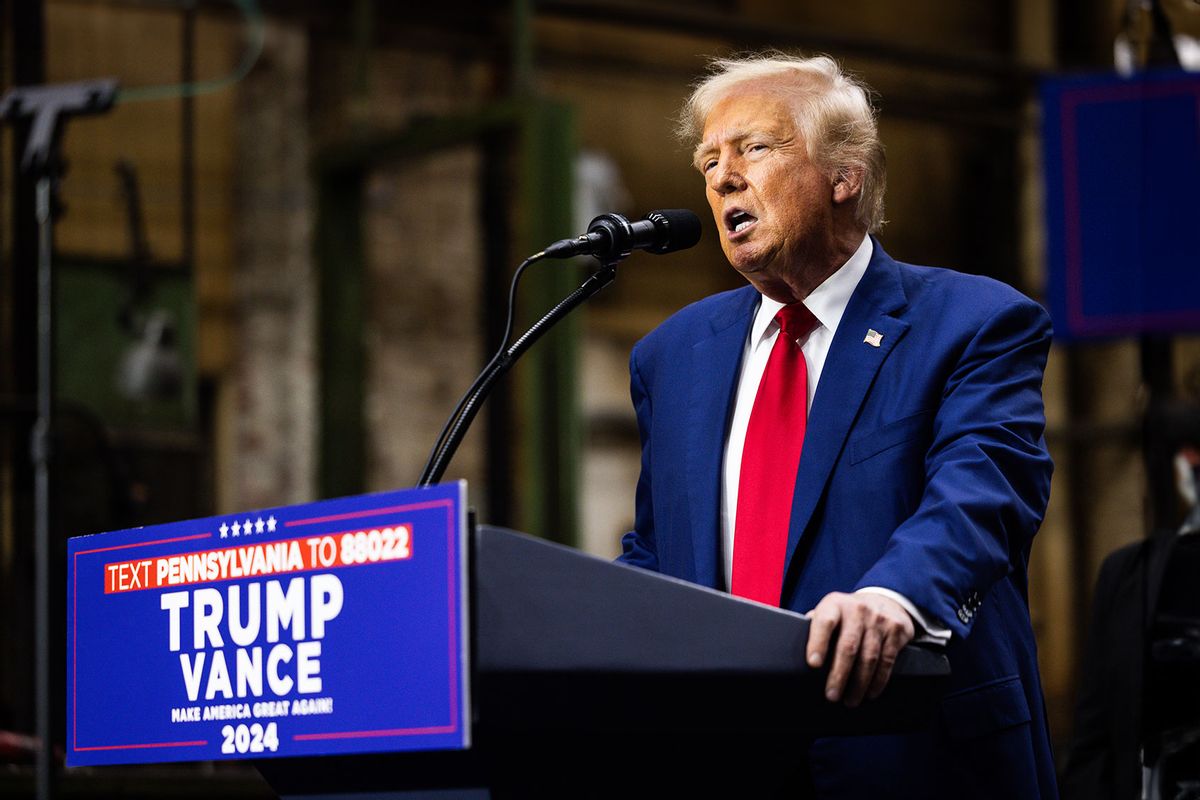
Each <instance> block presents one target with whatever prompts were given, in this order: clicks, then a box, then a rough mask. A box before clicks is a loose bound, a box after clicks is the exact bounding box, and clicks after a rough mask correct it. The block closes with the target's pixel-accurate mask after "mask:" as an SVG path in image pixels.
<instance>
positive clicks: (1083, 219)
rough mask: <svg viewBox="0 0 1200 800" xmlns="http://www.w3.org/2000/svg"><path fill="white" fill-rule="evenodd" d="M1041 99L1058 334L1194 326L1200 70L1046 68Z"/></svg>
mask: <svg viewBox="0 0 1200 800" xmlns="http://www.w3.org/2000/svg"><path fill="white" fill-rule="evenodd" d="M1041 99H1042V142H1043V160H1044V169H1045V178H1046V230H1047V264H1048V273H1049V281H1048V285H1047V295H1048V299H1049V301H1050V312H1051V315H1052V316H1053V318H1054V333H1055V336H1056V337H1058V338H1068V339H1070V338H1075V339H1079V338H1091V337H1112V336H1127V335H1138V334H1143V333H1168V334H1169V333H1178V332H1183V331H1200V270H1198V269H1196V261H1197V246H1196V242H1195V240H1194V239H1193V238H1192V235H1191V234H1192V233H1193V232H1194V229H1193V226H1194V225H1196V222H1197V220H1198V219H1200V192H1197V191H1196V187H1197V185H1200V76H1197V75H1195V74H1185V73H1176V72H1167V73H1148V74H1143V75H1139V76H1137V77H1134V78H1122V77H1118V76H1115V75H1100V76H1095V75H1093V76H1078V77H1069V78H1054V79H1051V80H1047V81H1045V82H1044V83H1043V84H1042V87H1041Z"/></svg>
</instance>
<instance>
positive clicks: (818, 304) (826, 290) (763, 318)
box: [750, 236, 875, 344]
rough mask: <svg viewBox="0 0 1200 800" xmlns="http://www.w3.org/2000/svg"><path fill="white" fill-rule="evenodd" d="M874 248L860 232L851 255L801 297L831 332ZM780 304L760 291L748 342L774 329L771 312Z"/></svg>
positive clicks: (867, 237)
mask: <svg viewBox="0 0 1200 800" xmlns="http://www.w3.org/2000/svg"><path fill="white" fill-rule="evenodd" d="M874 250H875V246H874V244H872V242H871V237H870V236H864V237H863V240H862V244H860V245H859V246H858V249H857V250H855V251H854V255H852V256H850V258H849V259H848V260H847V261H846V263H845V264H843V265H842V266H841V267H839V268H838V269H837V271H835V272H834V273H833V274H832V275H830V276H829V277H828V278H826V279H825V281H824V282H823V283H822V284H821V285H820V286H818V287H817V288H816V289H813V290H812V292H810V293H809V295H808V297H806V298H804V305H805V306H806V307H807V308H808V310H809V311H811V312H812V315H813V316H814V317H816V318H817V322H819V323H820V324H821V327H823V328H827V329H828V330H829V333H830V335H831V336H832V335H833V334H835V333H837V327H838V323H839V322H841V321H842V315H843V314H844V313H846V306H848V305H850V296H851V295H853V294H854V290H855V289H857V288H858V282H859V281H861V280H862V276H863V275H864V274H865V273H866V271H867V265H868V264H870V263H871V255H872V254H873V253H874ZM781 308H783V303H780V302H778V301H776V300H772V299H771V298H769V297H767V296H766V295H762V297H761V301H760V302H759V304H758V313H757V314H755V315H754V324H753V325H751V327H750V341H751V342H754V343H756V344H757V343H758V342H760V341H762V338H763V336H765V335H767V333H768V331H770V332H772V333H773V332H774V328H771V327H770V326H771V325H772V323H774V321H775V315H776V314H778V313H779V309H781Z"/></svg>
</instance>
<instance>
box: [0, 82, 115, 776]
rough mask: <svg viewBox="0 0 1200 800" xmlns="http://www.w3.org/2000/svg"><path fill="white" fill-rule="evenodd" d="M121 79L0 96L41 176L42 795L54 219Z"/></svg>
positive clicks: (35, 440) (37, 617) (38, 718)
mask: <svg viewBox="0 0 1200 800" xmlns="http://www.w3.org/2000/svg"><path fill="white" fill-rule="evenodd" d="M116 95H117V82H116V80H114V79H111V78H105V79H101V80H93V81H81V82H79V83H64V84H54V85H48V86H26V87H20V88H17V89H12V90H11V91H9V92H8V93H7V94H5V95H4V97H3V99H0V119H5V120H9V121H13V120H20V119H28V121H29V135H28V140H27V142H26V146H25V152H24V154H23V155H22V160H21V169H22V170H23V171H24V172H25V173H26V174H28V175H30V176H32V177H33V178H34V179H35V181H36V184H35V187H36V188H35V203H36V215H37V225H38V257H37V287H38V290H37V291H38V297H37V337H38V351H37V420H36V422H35V423H34V426H33V434H32V436H31V437H30V455H31V458H32V461H33V469H34V477H33V480H34V484H33V486H34V488H33V492H34V533H33V550H34V555H33V561H34V577H33V585H34V591H33V594H34V598H33V619H34V622H33V625H34V659H33V660H34V672H33V675H34V717H35V731H36V733H37V739H38V745H37V758H36V762H35V774H34V778H35V786H36V793H37V797H38V798H39V800H47V798H49V797H50V796H51V793H52V788H51V778H52V774H51V763H52V762H51V758H52V753H53V751H52V749H51V741H50V736H51V727H50V461H51V458H52V455H53V453H52V452H51V447H52V438H51V437H52V432H53V420H54V316H53V313H54V273H53V271H52V264H51V259H52V256H53V253H54V221H55V218H56V217H57V216H59V215H60V214H61V212H62V206H61V204H60V202H59V200H58V197H57V190H58V184H59V181H60V180H61V178H62V175H63V172H64V166H63V162H62V156H61V154H60V153H59V144H60V143H61V141H62V133H63V128H64V126H65V125H66V122H67V120H68V119H69V118H70V117H73V116H82V115H87V114H102V113H104V112H106V111H108V110H109V109H111V108H112V106H113V103H114V102H115V100H116Z"/></svg>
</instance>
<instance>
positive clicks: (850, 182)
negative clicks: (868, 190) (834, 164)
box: [833, 168, 862, 203]
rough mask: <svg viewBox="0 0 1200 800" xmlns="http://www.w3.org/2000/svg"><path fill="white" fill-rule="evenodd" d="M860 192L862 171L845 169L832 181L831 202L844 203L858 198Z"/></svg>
mask: <svg viewBox="0 0 1200 800" xmlns="http://www.w3.org/2000/svg"><path fill="white" fill-rule="evenodd" d="M860 191H862V170H858V169H850V168H846V169H843V170H841V171H839V172H838V174H837V177H835V178H834V181H833V202H835V203H846V202H849V201H851V200H854V199H855V198H856V197H858V193H859V192H860Z"/></svg>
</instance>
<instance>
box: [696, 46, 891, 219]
mask: <svg viewBox="0 0 1200 800" xmlns="http://www.w3.org/2000/svg"><path fill="white" fill-rule="evenodd" d="M749 82H761V83H765V84H773V86H772V87H771V88H772V89H774V90H776V91H779V92H780V93H781V94H783V95H784V96H786V97H787V98H788V99H789V100H790V102H791V103H792V107H793V108H794V110H795V115H796V124H797V127H798V128H799V129H800V133H801V135H802V136H803V137H804V142H805V146H806V148H807V150H808V157H809V158H810V159H811V160H812V162H813V164H815V165H816V166H817V168H818V169H820V170H821V171H823V172H824V173H826V174H827V175H828V176H829V177H830V178H831V179H834V178H836V177H837V176H839V175H843V174H845V173H847V172H858V173H859V174H860V175H861V176H862V178H861V181H862V183H861V186H860V188H859V194H858V204H857V206H856V209H855V217H856V218H857V219H858V221H859V222H860V223H862V224H863V225H864V226H865V227H866V228H867V230H868V231H870V232H871V233H875V232H876V231H878V230H879V228H880V227H882V225H883V223H884V219H883V195H884V192H885V190H886V187H887V172H886V165H885V160H884V154H883V143H882V142H880V141H879V130H878V127H877V125H876V120H875V108H874V106H873V105H872V103H871V97H870V95H871V90H870V88H869V87H868V86H867V85H866V84H864V83H862V82H860V81H858V80H857V79H855V78H854V77H852V76H850V75H847V74H846V73H845V72H843V71H842V69H841V67H840V66H838V63H837V62H836V61H834V60H833V59H832V58H830V57H828V56H815V57H812V58H808V57H804V56H799V55H790V54H788V53H781V52H778V51H772V52H767V53H757V54H754V55H749V56H741V57H735V58H720V59H715V60H713V61H712V62H711V63H710V64H709V74H708V76H707V77H705V78H704V79H702V80H701V81H700V82H699V83H697V84H696V87H695V89H694V90H693V91H692V94H691V96H690V97H688V99H687V101H686V102H685V103H684V105H683V109H682V110H681V112H680V115H679V126H678V128H677V134H678V136H679V138H680V140H681V141H683V142H684V143H685V144H687V145H689V146H694V145H695V144H696V143H697V142H698V141H699V139H700V136H701V134H702V132H703V130H704V121H705V119H707V117H708V115H709V113H710V112H711V111H712V110H713V108H714V107H715V106H716V105H717V103H719V102H720V101H721V100H723V99H724V98H725V97H726V96H728V95H729V94H730V93H731V92H732V91H733V90H734V89H735V88H737V87H739V86H741V85H743V84H745V83H749Z"/></svg>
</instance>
